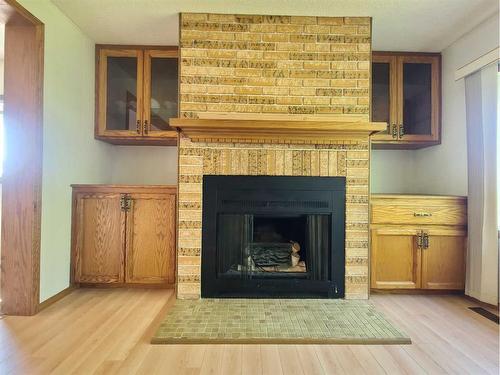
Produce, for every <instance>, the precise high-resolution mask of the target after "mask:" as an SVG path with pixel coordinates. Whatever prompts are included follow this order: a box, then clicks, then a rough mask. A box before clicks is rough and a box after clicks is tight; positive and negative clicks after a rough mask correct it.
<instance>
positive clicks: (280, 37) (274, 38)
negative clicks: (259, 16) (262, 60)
mask: <svg viewBox="0 0 500 375" xmlns="http://www.w3.org/2000/svg"><path fill="white" fill-rule="evenodd" d="M288 39H289V37H288V34H284V33H266V34H262V40H263V41H264V42H288Z"/></svg>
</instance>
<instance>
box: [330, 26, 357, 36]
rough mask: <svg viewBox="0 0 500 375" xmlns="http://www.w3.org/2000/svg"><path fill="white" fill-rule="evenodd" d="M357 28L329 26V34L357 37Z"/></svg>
mask: <svg viewBox="0 0 500 375" xmlns="http://www.w3.org/2000/svg"><path fill="white" fill-rule="evenodd" d="M357 31H358V27H357V26H345V25H342V26H330V34H333V35H357Z"/></svg>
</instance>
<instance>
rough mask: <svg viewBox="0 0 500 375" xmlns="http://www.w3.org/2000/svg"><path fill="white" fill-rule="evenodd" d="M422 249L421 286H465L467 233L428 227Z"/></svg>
mask: <svg viewBox="0 0 500 375" xmlns="http://www.w3.org/2000/svg"><path fill="white" fill-rule="evenodd" d="M427 232H428V234H429V241H428V247H427V248H425V246H424V248H423V249H422V288H424V289H458V290H463V289H464V288H465V254H466V247H467V237H466V236H467V233H466V232H465V230H457V229H430V230H428V231H427Z"/></svg>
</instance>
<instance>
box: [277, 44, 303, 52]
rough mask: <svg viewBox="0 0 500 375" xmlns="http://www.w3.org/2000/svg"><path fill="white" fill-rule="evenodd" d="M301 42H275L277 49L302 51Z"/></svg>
mask: <svg viewBox="0 0 500 375" xmlns="http://www.w3.org/2000/svg"><path fill="white" fill-rule="evenodd" d="M302 49H303V47H302V44H301V43H276V50H277V51H302Z"/></svg>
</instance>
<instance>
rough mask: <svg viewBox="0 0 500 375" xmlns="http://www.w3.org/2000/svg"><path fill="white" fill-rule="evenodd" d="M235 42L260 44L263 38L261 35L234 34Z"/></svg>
mask: <svg viewBox="0 0 500 375" xmlns="http://www.w3.org/2000/svg"><path fill="white" fill-rule="evenodd" d="M234 39H235V40H243V41H251V42H260V41H262V37H261V35H260V34H253V33H236V34H234Z"/></svg>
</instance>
